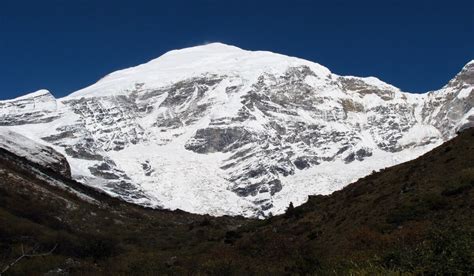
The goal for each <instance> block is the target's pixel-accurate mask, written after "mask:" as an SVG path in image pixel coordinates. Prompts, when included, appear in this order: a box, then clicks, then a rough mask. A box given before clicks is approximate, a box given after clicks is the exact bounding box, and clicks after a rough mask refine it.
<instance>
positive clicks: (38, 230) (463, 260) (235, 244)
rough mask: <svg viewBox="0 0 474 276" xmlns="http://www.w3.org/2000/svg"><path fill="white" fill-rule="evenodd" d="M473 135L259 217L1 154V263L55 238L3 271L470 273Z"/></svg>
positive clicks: (473, 216) (473, 247)
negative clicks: (155, 201)
mask: <svg viewBox="0 0 474 276" xmlns="http://www.w3.org/2000/svg"><path fill="white" fill-rule="evenodd" d="M473 142H474V129H470V130H467V131H465V132H463V133H461V134H460V135H459V136H458V137H457V138H455V139H453V140H452V141H449V142H447V143H446V144H444V145H442V146H441V147H439V148H437V149H435V150H433V151H432V152H430V153H428V154H426V155H424V156H422V157H420V158H418V159H416V160H413V161H410V162H407V163H404V164H401V165H398V166H395V167H392V168H388V169H385V170H383V171H381V172H377V173H373V174H372V175H370V176H367V177H365V178H363V179H360V180H359V181H357V182H356V183H353V184H351V185H349V186H348V187H346V188H345V189H343V190H341V191H338V192H336V193H334V194H332V195H330V196H312V197H310V199H309V201H308V202H307V203H306V204H304V205H303V206H300V207H297V208H294V209H291V210H289V211H288V212H287V214H285V215H283V216H277V217H273V218H271V219H269V220H265V221H253V220H246V219H243V218H229V217H224V218H211V217H208V216H198V215H191V214H187V213H184V212H169V211H154V210H149V209H145V208H140V207H137V206H133V205H130V204H126V203H123V202H120V201H118V200H115V199H111V198H109V197H107V196H105V195H103V194H100V193H97V192H94V191H93V190H87V191H86V192H87V193H88V194H89V195H91V196H93V197H95V198H98V199H99V200H100V201H101V202H103V204H102V205H101V206H95V205H93V204H90V203H87V202H84V201H82V200H80V199H78V198H77V197H75V196H73V195H71V194H69V193H67V192H64V191H62V190H58V189H54V188H52V187H50V186H49V185H47V184H46V183H43V182H42V181H40V180H38V179H37V178H36V177H35V176H34V175H33V174H31V173H30V172H29V170H28V166H31V164H28V163H27V162H26V161H25V160H21V159H18V160H17V159H15V160H11V159H8V158H3V159H2V155H1V154H0V160H2V161H1V162H0V183H1V185H0V226H1V227H0V254H1V255H0V268H1V267H3V266H2V264H5V263H8V262H10V261H11V260H13V259H14V258H15V257H16V256H18V254H19V250H20V247H21V245H24V246H25V247H27V248H31V247H34V246H39V248H38V251H47V250H49V249H50V248H52V247H53V246H54V245H55V244H57V245H58V247H57V249H56V250H55V251H54V254H52V255H50V256H46V257H36V258H29V259H26V260H22V261H21V262H20V263H18V264H17V265H15V266H14V267H13V268H12V269H11V270H9V272H10V273H11V274H25V273H32V272H35V273H44V272H47V271H51V270H53V269H57V268H61V269H63V270H64V271H67V272H70V273H87V274H111V273H115V274H117V273H118V274H128V273H131V272H133V273H136V274H155V273H157V272H161V273H178V274H181V273H183V274H184V273H194V274H199V273H202V274H217V275H219V274H232V273H235V274H244V273H245V274H249V273H257V274H263V273H275V274H311V273H321V274H322V273H324V274H327V273H329V272H332V273H348V272H353V273H360V274H365V273H370V272H375V273H389V272H395V271H405V272H414V273H419V272H441V273H443V272H470V273H474V256H473V252H474V244H473V241H474V237H473V236H474V234H473V233H474V232H473V229H474V212H473V208H474V201H473V199H474V143H473ZM3 157H5V156H3ZM18 162H20V163H21V166H19V163H18ZM48 173H49V174H50V175H53V173H52V172H48ZM62 181H64V182H66V183H67V184H68V185H71V186H74V185H78V184H77V183H75V182H73V181H70V180H66V179H62ZM67 206H69V208H68V207H67ZM71 206H72V207H71Z"/></svg>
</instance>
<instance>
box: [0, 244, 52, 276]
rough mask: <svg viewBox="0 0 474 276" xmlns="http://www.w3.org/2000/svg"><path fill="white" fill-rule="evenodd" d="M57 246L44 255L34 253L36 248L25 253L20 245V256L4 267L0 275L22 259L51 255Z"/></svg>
mask: <svg viewBox="0 0 474 276" xmlns="http://www.w3.org/2000/svg"><path fill="white" fill-rule="evenodd" d="M57 246H58V245H57V244H56V245H54V247H53V248H52V249H51V250H49V251H48V252H45V253H35V252H36V250H37V249H38V246H36V247H34V248H32V249H31V250H28V251H25V248H24V247H23V244H22V245H21V256H19V257H18V258H16V259H15V260H14V261H13V262H12V263H10V264H9V265H7V266H6V267H4V268H3V269H2V271H1V272H0V275H2V274H3V273H5V272H7V270H9V269H10V268H12V267H13V266H14V265H15V264H17V263H18V262H19V261H21V260H22V259H23V258H31V257H42V256H48V255H51V254H52V253H53V251H54V250H55V249H56V247H57Z"/></svg>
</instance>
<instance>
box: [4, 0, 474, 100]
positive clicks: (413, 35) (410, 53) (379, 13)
mask: <svg viewBox="0 0 474 276" xmlns="http://www.w3.org/2000/svg"><path fill="white" fill-rule="evenodd" d="M206 42H223V43H226V44H232V45H235V46H238V47H240V48H243V49H249V50H269V51H273V52H278V53H282V54H286V55H291V56H297V57H301V58H304V59H308V60H311V61H314V62H318V63H320V64H322V65H324V66H326V67H328V68H329V69H330V70H331V71H332V72H334V73H337V74H341V75H355V76H376V77H378V78H380V79H382V80H384V81H386V82H388V83H391V84H393V85H395V86H397V87H400V88H401V89H402V90H404V91H409V92H425V91H428V90H434V89H437V88H440V87H441V86H443V85H444V84H445V83H446V82H447V81H448V80H449V79H450V78H451V77H452V76H453V75H455V74H456V73H457V72H459V71H460V69H461V68H462V66H463V65H465V64H466V63H467V62H468V61H470V60H471V59H474V1H473V0H464V1H461V0H450V1H438V0H431V1H416V0H411V1H394V0H388V1H382V0H378V1H368V0H366V1H364V0H361V1H337V0H336V1H331V0H325V1H315V0H314V1H302V0H291V1H277V0H273V1H258V0H254V1H244V0H241V1H225V0H220V1H200V0H194V1H192V0H188V1H183V0H174V1H172V0H169V1H141V0H134V1H121V0H116V1H107V0H101V1H99V0H75V1H73V0H42V1H36V0H30V1H25V0H15V1H11V0H1V1H0V99H6V98H12V97H16V96H19V95H22V94H25V93H27V92H31V91H36V90H38V89H41V88H45V89H48V90H50V91H51V92H52V93H53V94H54V95H55V96H56V97H61V96H64V95H67V94H69V93H71V92H73V91H75V90H78V89H80V88H83V87H86V86H88V85H90V84H92V83H94V82H96V81H97V80H98V79H100V78H101V77H102V76H104V75H106V74H108V73H110V72H113V71H115V70H118V69H122V68H126V67H130V66H134V65H138V64H140V63H144V62H146V61H148V60H150V59H153V58H156V57H158V56H160V55H161V54H163V53H165V52H166V51H168V50H172V49H177V48H184V47H189V46H194V45H199V44H203V43H206Z"/></svg>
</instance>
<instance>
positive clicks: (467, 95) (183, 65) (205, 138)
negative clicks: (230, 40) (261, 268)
mask: <svg viewBox="0 0 474 276" xmlns="http://www.w3.org/2000/svg"><path fill="white" fill-rule="evenodd" d="M473 68H474V62H471V63H469V64H467V65H466V66H465V67H464V68H463V70H462V71H461V72H460V73H459V74H458V75H457V76H456V77H455V78H453V80H451V81H450V82H449V83H448V84H447V85H446V86H445V87H443V88H442V89H440V90H439V91H433V92H429V93H426V94H410V93H404V92H401V91H400V90H399V89H397V88H396V87H393V86H391V85H389V84H386V83H384V82H382V81H380V80H378V79H376V78H372V77H370V78H357V77H344V76H337V75H335V74H332V73H331V72H330V71H329V70H328V69H326V68H324V67H323V66H321V65H318V64H315V63H311V62H308V61H305V60H301V59H297V58H292V57H286V56H282V55H277V54H273V53H269V52H250V51H244V50H241V49H238V48H235V47H232V46H227V45H222V44H210V45H206V46H200V47H194V48H189V49H183V50H178V51H172V52H169V53H167V54H165V55H163V56H162V57H160V58H158V59H156V60H153V61H150V62H149V63H146V64H144V65H141V66H138V67H135V68H130V69H126V70H122V71H118V72H115V73H112V74H110V75H108V76H106V77H105V78H104V79H102V80H101V81H99V82H98V83H96V84H94V85H92V86H91V87H88V88H85V89H83V90H80V91H77V92H75V93H73V94H71V95H70V96H68V97H66V98H63V99H59V100H56V99H54V98H53V97H52V96H51V94H49V93H45V92H44V91H43V92H42V93H35V94H32V95H30V96H25V97H22V98H20V99H15V100H10V101H6V102H0V107H2V108H0V125H3V126H4V128H10V129H15V130H16V131H18V132H20V133H23V134H24V135H26V136H28V135H29V136H32V138H35V139H42V140H43V141H44V143H47V144H49V145H51V147H54V148H55V149H57V150H58V151H61V152H64V153H65V154H66V155H67V157H68V160H69V162H70V163H71V167H72V174H73V177H74V178H75V179H77V180H79V181H83V182H85V183H87V184H89V185H93V186H96V187H99V188H101V189H103V190H105V191H107V192H109V193H110V194H113V195H116V196H119V197H121V198H123V199H125V200H128V201H132V202H136V203H138V204H143V205H150V206H157V207H164V208H170V209H176V208H179V209H184V210H186V211H190V212H196V213H208V214H213V215H224V214H229V215H237V214H241V215H245V216H266V215H269V214H270V213H272V214H275V213H279V212H283V211H284V210H285V208H286V207H287V206H288V204H289V202H290V201H292V202H293V203H295V204H301V203H303V202H304V201H305V200H306V198H307V195H309V194H315V193H323V194H326V193H330V192H333V191H335V190H337V189H340V188H342V187H343V186H345V185H347V184H349V183H350V182H351V181H353V180H354V179H357V178H359V177H362V176H364V175H365V174H368V173H370V172H371V171H372V170H377V169H380V168H382V167H385V166H390V165H394V164H397V163H400V162H403V161H407V160H409V159H412V158H414V157H417V156H419V155H421V154H422V153H424V152H426V151H428V150H430V149H431V148H433V147H434V146H436V145H438V144H440V143H441V142H443V141H445V140H447V139H450V138H451V137H453V136H454V135H455V133H456V131H457V130H459V129H462V128H466V127H469V126H472V125H473V124H474V123H473V122H474V111H473V104H474V95H473V93H472V91H473V87H474V85H473V83H474V80H473V75H474V73H473Z"/></svg>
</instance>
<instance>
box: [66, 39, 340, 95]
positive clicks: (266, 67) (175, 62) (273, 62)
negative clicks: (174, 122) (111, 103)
mask: <svg viewBox="0 0 474 276" xmlns="http://www.w3.org/2000/svg"><path fill="white" fill-rule="evenodd" d="M299 66H306V67H309V68H310V69H311V71H313V73H314V74H315V75H317V76H318V77H320V78H322V79H323V78H326V77H328V75H330V74H331V72H330V71H329V69H327V68H326V67H324V66H321V65H319V64H317V63H314V62H311V61H307V60H304V59H300V58H296V57H290V56H285V55H281V54H276V53H272V52H268V51H248V50H243V49H240V48H238V47H235V46H231V45H227V44H223V43H217V42H216V43H209V44H205V45H199V46H195V47H190V48H184V49H179V50H172V51H169V52H167V53H165V54H163V55H162V56H160V57H158V58H156V59H153V60H151V61H149V62H147V63H144V64H141V65H138V66H135V67H131V68H127V69H124V70H119V71H116V72H113V73H111V74H109V75H107V76H105V77H104V78H102V79H101V80H99V81H98V82H97V83H95V84H93V85H91V86H89V87H86V88H84V89H82V90H79V91H76V92H74V93H73V94H71V95H69V96H68V98H76V97H91V96H92V97H94V96H110V95H118V94H126V93H129V92H130V91H132V90H134V89H135V86H136V85H137V84H140V87H142V88H143V89H155V88H158V87H165V86H168V85H171V84H173V83H176V82H179V81H182V80H186V79H191V78H194V77H198V76H202V75H221V76H222V75H227V76H236V77H238V78H240V79H241V80H243V81H244V82H255V81H256V80H257V79H258V77H260V76H261V75H262V74H265V73H272V74H284V73H285V72H286V71H287V70H288V68H290V67H299Z"/></svg>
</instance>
